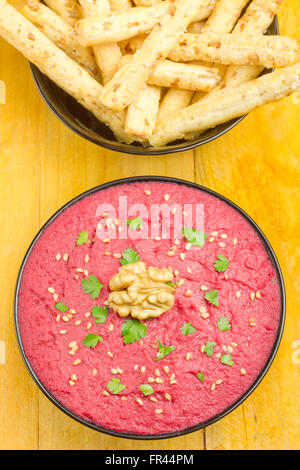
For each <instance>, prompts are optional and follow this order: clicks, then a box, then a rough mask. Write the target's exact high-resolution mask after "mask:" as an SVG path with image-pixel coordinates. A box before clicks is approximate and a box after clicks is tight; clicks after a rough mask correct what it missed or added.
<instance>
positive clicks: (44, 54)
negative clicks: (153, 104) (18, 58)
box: [0, 0, 128, 141]
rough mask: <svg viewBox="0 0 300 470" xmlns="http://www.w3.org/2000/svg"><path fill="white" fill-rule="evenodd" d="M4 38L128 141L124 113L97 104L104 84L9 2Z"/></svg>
mask: <svg viewBox="0 0 300 470" xmlns="http://www.w3.org/2000/svg"><path fill="white" fill-rule="evenodd" d="M0 36H1V37H3V38H4V39H5V40H6V41H7V42H9V43H10V44H11V45H12V46H14V47H15V48H16V49H18V51H20V52H21V53H22V54H23V55H24V56H25V57H26V58H27V59H28V60H29V61H30V62H32V63H33V64H34V65H36V67H38V68H39V69H40V71H41V72H42V73H44V74H45V75H47V76H48V77H49V78H50V79H51V80H53V82H55V83H56V84H57V85H58V86H59V87H60V88H62V89H63V90H65V91H66V92H67V93H69V94H70V95H71V96H73V97H74V98H75V99H76V100H77V101H78V102H79V103H81V104H82V105H83V106H84V107H85V108H87V109H88V110H89V111H91V112H92V113H93V114H94V115H95V116H96V117H97V118H98V119H99V120H100V121H102V122H105V123H106V124H107V125H109V126H110V127H111V129H112V131H113V132H114V133H115V134H116V136H117V138H119V139H121V140H124V141H127V140H128V136H126V135H125V133H124V130H123V127H124V113H112V112H110V111H108V110H107V109H105V108H103V107H102V106H101V105H99V103H98V102H97V96H98V95H99V93H101V91H102V89H103V87H102V86H101V85H100V83H98V82H97V81H96V80H95V79H94V78H93V77H91V75H90V74H89V73H88V72H87V71H86V70H85V69H83V68H82V67H81V66H80V65H79V64H77V63H76V62H75V61H74V60H73V59H71V58H70V57H69V56H67V54H66V53H65V52H63V51H62V50H61V49H59V48H58V47H57V46H56V45H55V44H54V43H53V42H52V41H50V39H48V38H47V37H46V36H45V35H44V34H43V33H42V32H41V31H40V30H39V29H38V28H36V27H35V26H34V25H33V24H32V23H30V21H28V20H27V19H26V18H25V17H24V16H23V15H22V14H21V13H19V12H18V11H17V10H16V9H15V8H14V7H13V6H11V5H10V4H9V3H7V1H6V0H0Z"/></svg>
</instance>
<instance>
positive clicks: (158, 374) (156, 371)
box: [154, 369, 160, 377]
mask: <svg viewBox="0 0 300 470" xmlns="http://www.w3.org/2000/svg"><path fill="white" fill-rule="evenodd" d="M154 374H155V375H156V377H160V372H159V370H158V369H155V371H154Z"/></svg>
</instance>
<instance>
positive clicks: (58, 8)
mask: <svg viewBox="0 0 300 470" xmlns="http://www.w3.org/2000/svg"><path fill="white" fill-rule="evenodd" d="M45 3H46V5H48V7H50V8H51V9H52V10H53V11H55V13H57V14H58V15H60V16H61V17H62V18H63V19H64V20H65V21H66V22H67V23H68V24H70V25H71V26H74V25H75V23H76V21H78V20H79V18H80V14H79V8H78V4H77V2H76V0H45Z"/></svg>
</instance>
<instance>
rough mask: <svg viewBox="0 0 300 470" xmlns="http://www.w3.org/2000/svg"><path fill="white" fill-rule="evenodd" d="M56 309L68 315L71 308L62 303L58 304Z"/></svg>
mask: <svg viewBox="0 0 300 470" xmlns="http://www.w3.org/2000/svg"><path fill="white" fill-rule="evenodd" d="M55 308H56V310H59V311H60V312H62V313H66V311H67V310H68V309H69V307H67V306H66V305H65V304H64V303H62V302H58V303H57V304H55Z"/></svg>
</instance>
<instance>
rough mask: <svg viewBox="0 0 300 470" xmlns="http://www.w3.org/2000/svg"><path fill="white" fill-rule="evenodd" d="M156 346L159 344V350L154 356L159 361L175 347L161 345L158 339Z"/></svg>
mask: <svg viewBox="0 0 300 470" xmlns="http://www.w3.org/2000/svg"><path fill="white" fill-rule="evenodd" d="M157 342H158V346H159V351H158V353H157V356H156V359H155V360H156V361H160V360H161V359H163V358H164V357H166V356H167V355H168V354H170V353H171V352H172V351H174V350H175V349H176V348H175V346H168V347H167V346H163V345H162V344H161V342H160V341H159V340H157Z"/></svg>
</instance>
